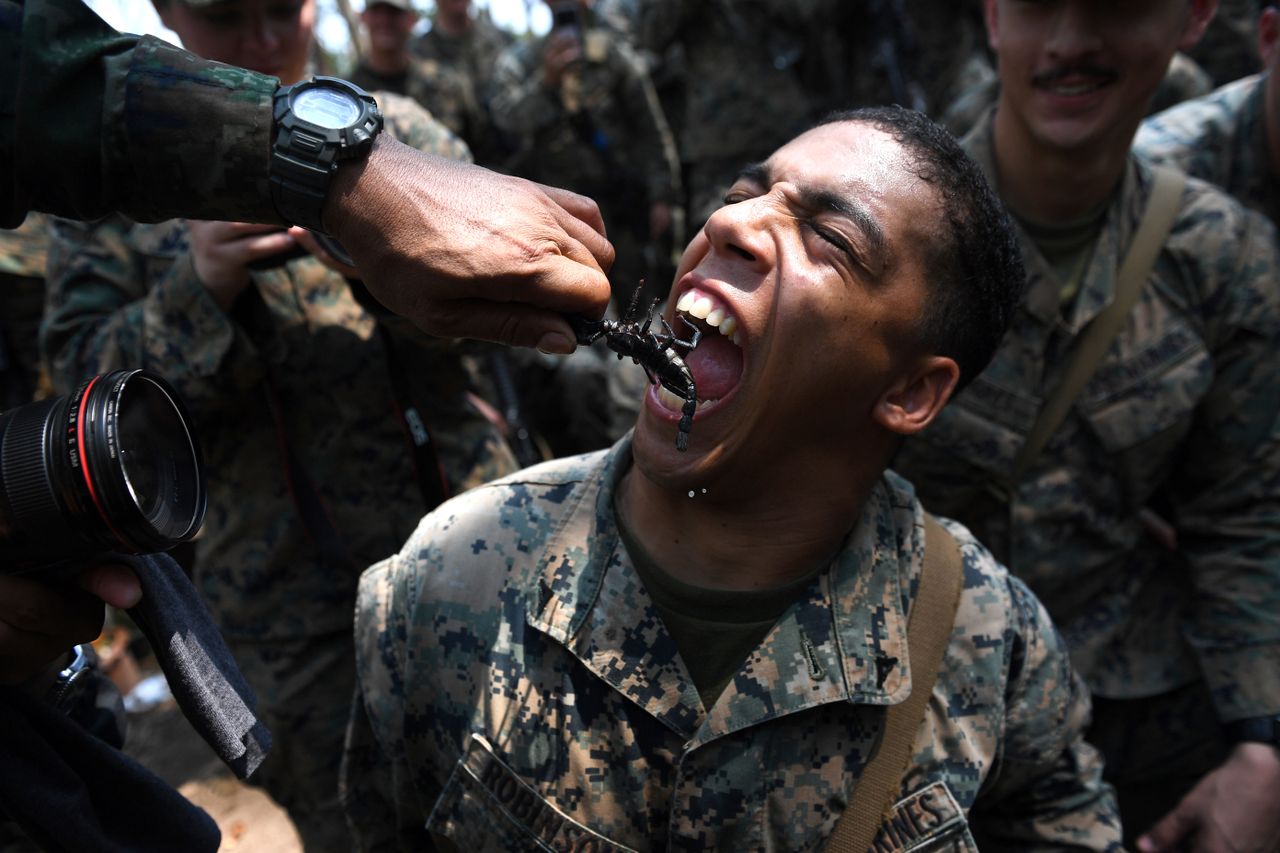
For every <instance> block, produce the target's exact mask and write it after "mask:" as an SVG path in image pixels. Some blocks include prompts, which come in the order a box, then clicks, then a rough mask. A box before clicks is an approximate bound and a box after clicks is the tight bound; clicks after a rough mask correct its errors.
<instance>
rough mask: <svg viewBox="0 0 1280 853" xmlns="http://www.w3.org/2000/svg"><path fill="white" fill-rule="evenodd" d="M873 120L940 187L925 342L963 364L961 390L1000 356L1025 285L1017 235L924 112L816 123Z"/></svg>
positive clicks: (928, 256) (876, 112) (846, 115)
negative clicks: (997, 354) (997, 355)
mask: <svg viewBox="0 0 1280 853" xmlns="http://www.w3.org/2000/svg"><path fill="white" fill-rule="evenodd" d="M837 122H861V123H864V124H869V125H871V126H873V127H875V128H876V129H877V130H880V131H882V132H884V133H886V134H888V135H889V136H891V137H892V138H893V139H894V140H895V141H896V142H897V143H898V144H899V145H901V146H902V147H903V148H905V149H906V150H907V153H908V154H909V155H910V156H911V158H912V160H913V161H914V167H915V174H916V176H917V177H919V178H920V179H921V180H922V181H924V182H926V183H928V184H929V185H930V186H932V187H933V188H934V189H935V190H936V191H937V196H938V200H939V203H940V204H941V206H942V213H943V216H942V218H941V220H940V222H939V228H938V230H937V233H936V234H934V235H933V236H934V237H935V239H933V240H931V241H929V243H928V244H927V245H926V246H925V248H924V252H925V257H924V258H923V261H924V268H925V269H926V270H927V271H928V274H929V278H930V287H931V289H932V292H933V296H934V298H933V299H930V300H929V303H928V306H927V307H926V308H925V314H924V316H923V317H922V318H921V330H920V331H921V341H922V343H923V344H924V345H925V346H927V347H928V348H930V349H931V350H932V351H933V352H934V353H936V354H937V355H945V356H947V357H949V358H953V359H955V361H956V364H958V365H959V367H960V383H959V385H958V387H957V389H956V390H957V391H958V390H959V389H960V388H963V387H964V386H965V385H967V384H969V382H970V381H971V380H972V379H973V378H974V377H975V376H977V375H978V374H979V373H981V372H982V369H983V368H984V367H986V366H987V362H989V361H991V357H992V356H993V355H995V352H996V347H998V346H999V344H1000V339H1001V338H1003V337H1004V333H1005V331H1006V330H1007V329H1008V328H1009V323H1010V322H1011V321H1012V319H1013V313H1014V311H1015V310H1016V308H1017V305H1018V301H1019V300H1020V299H1021V298H1022V292H1023V289H1024V288H1025V287H1026V280H1027V277H1026V272H1025V271H1024V269H1023V266H1022V253H1021V251H1020V250H1019V248H1018V238H1017V235H1016V232H1015V231H1014V228H1013V223H1012V222H1011V221H1010V219H1009V216H1008V214H1007V213H1006V212H1005V209H1004V205H1003V204H1002V203H1001V202H1000V199H999V197H998V196H997V195H996V194H995V192H994V191H993V190H992V189H991V186H990V185H989V184H988V183H987V179H986V176H985V175H983V173H982V170H981V169H980V168H979V167H978V165H977V164H976V163H974V162H973V160H972V159H970V158H969V155H967V154H965V153H964V150H963V149H961V147H960V145H959V143H957V142H956V140H955V138H954V137H953V136H952V135H951V134H950V133H948V132H947V131H946V130H945V129H943V127H942V126H941V125H938V124H936V123H935V122H933V121H932V120H930V119H929V118H928V117H926V116H925V115H924V114H923V113H920V112H916V111H915V110H908V109H903V108H902V107H867V108H863V109H855V110H842V111H840V112H835V113H832V114H830V115H828V116H826V117H825V118H823V119H822V120H821V121H819V122H818V125H816V126H821V125H824V124H833V123H837Z"/></svg>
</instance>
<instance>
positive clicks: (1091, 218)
mask: <svg viewBox="0 0 1280 853" xmlns="http://www.w3.org/2000/svg"><path fill="white" fill-rule="evenodd" d="M1108 204H1110V201H1109V200H1108V201H1107V202H1104V203H1103V204H1101V205H1099V206H1098V208H1097V209H1096V210H1093V211H1090V212H1089V213H1088V214H1086V215H1085V216H1083V217H1082V218H1080V219H1076V220H1073V221H1071V222H1061V223H1058V222H1055V223H1051V224H1046V223H1044V222H1036V221H1034V220H1031V219H1027V218H1026V217H1025V216H1022V215H1020V214H1018V213H1017V212H1016V211H1014V212H1013V217H1014V219H1016V220H1017V221H1018V224H1019V225H1021V226H1022V230H1023V231H1025V232H1027V236H1028V237H1030V238H1031V242H1033V243H1035V244H1036V248H1037V249H1039V250H1040V254H1042V255H1044V259H1045V260H1046V261H1048V262H1049V266H1050V267H1051V268H1052V269H1053V274H1054V275H1055V276H1057V278H1058V281H1059V282H1060V284H1061V290H1059V291H1058V297H1059V299H1060V300H1061V303H1060V304H1061V306H1062V313H1063V315H1067V314H1068V312H1069V311H1070V310H1071V306H1072V305H1074V304H1075V301H1076V295H1077V294H1078V293H1079V292H1080V284H1081V282H1082V281H1083V280H1084V273H1085V270H1086V269H1088V267H1089V260H1090V259H1091V258H1092V257H1093V247H1094V244H1095V243H1097V242H1098V235H1099V234H1101V233H1102V225H1103V221H1104V220H1105V219H1106V216H1107V205H1108Z"/></svg>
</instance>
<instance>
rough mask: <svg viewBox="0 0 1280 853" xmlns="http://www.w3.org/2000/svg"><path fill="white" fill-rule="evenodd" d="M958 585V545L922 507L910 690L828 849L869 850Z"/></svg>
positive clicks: (929, 685) (938, 657) (943, 645)
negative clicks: (921, 558) (920, 562)
mask: <svg viewBox="0 0 1280 853" xmlns="http://www.w3.org/2000/svg"><path fill="white" fill-rule="evenodd" d="M963 585H964V558H963V557H962V556H961V554H960V544H959V543H958V542H956V539H955V537H954V536H952V535H951V534H950V533H948V532H947V531H946V528H944V527H943V526H942V525H941V524H939V523H938V522H937V520H936V519H935V518H934V517H933V516H931V515H929V513H927V512H926V513H925V514H924V570H923V571H922V572H921V574H920V585H919V587H918V588H917V590H916V599H915V603H914V604H913V605H912V607H911V616H910V618H909V619H908V620H907V660H908V662H909V664H908V665H909V666H910V668H911V695H909V696H908V697H907V698H906V699H905V700H903V701H902V702H899V703H898V704H897V705H892V706H890V707H889V709H888V710H887V711H886V712H885V721H884V734H883V735H881V738H880V747H879V748H878V749H877V750H876V752H875V754H874V755H872V756H871V759H870V760H869V761H868V762H867V763H866V765H865V766H864V767H863V768H862V776H861V777H860V778H859V779H858V783H857V784H856V785H855V786H854V789H853V798H852V800H851V801H850V803H849V808H848V809H846V810H845V812H844V814H842V815H841V816H840V820H839V822H838V823H836V828H835V832H833V833H832V834H831V839H830V840H829V841H828V842H827V847H826V849H827V851H828V853H867V851H868V850H870V849H871V844H872V842H873V841H875V837H876V832H877V831H879V829H880V824H881V822H882V821H883V819H884V816H885V813H886V812H887V811H888V810H889V807H890V806H891V805H892V804H893V796H894V794H896V793H897V792H898V789H899V788H900V787H901V786H902V776H903V774H904V773H906V771H907V767H908V766H909V763H910V761H911V746H912V744H913V742H914V741H915V736H916V732H918V731H919V730H920V723H921V722H922V721H923V720H924V715H925V711H926V709H927V708H928V705H929V697H930V696H931V695H932V694H933V684H934V682H935V681H936V680H937V678H938V671H939V670H941V669H942V656H943V655H944V654H945V653H946V650H947V644H948V643H949V642H950V641H951V633H952V629H953V628H954V627H955V622H956V608H957V607H958V606H959V605H960V590H961V588H962V587H963Z"/></svg>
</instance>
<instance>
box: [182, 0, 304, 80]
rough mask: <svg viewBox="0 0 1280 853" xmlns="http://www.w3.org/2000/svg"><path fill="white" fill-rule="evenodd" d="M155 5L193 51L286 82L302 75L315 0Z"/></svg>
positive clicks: (248, 0)
mask: <svg viewBox="0 0 1280 853" xmlns="http://www.w3.org/2000/svg"><path fill="white" fill-rule="evenodd" d="M157 10H158V11H159V13H160V18H161V20H162V21H163V22H164V25H165V26H166V27H168V28H169V29H171V30H173V31H174V32H176V33H177V34H178V36H179V38H181V39H182V46H183V47H185V48H186V49H187V50H189V51H191V52H192V53H194V54H196V55H197V56H200V57H203V58H205V59H212V60H215V61H217V62H226V63H228V64H230V65H239V66H240V67H242V68H248V69H249V70H251V71H258V72H261V73H263V74H271V75H274V76H276V77H279V78H280V81H281V82H282V83H286V84H287V83H296V82H297V81H298V80H301V79H302V77H303V75H304V74H306V71H307V62H308V61H309V59H310V52H311V35H312V32H313V31H314V29H315V21H316V7H315V0H225V2H222V3H215V4H213V5H211V6H202V7H191V6H187V5H186V4H184V3H182V2H181V0H168V3H166V4H165V5H163V6H159V7H157Z"/></svg>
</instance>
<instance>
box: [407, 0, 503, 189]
mask: <svg viewBox="0 0 1280 853" xmlns="http://www.w3.org/2000/svg"><path fill="white" fill-rule="evenodd" d="M512 41H513V39H512V37H511V34H510V33H508V32H507V31H506V30H503V29H501V28H500V27H498V26H497V25H495V24H494V23H493V21H492V20H491V19H490V18H489V15H488V12H487V11H484V10H481V12H480V13H479V14H477V15H476V16H475V18H473V19H472V21H471V26H470V27H469V28H468V29H467V31H466V32H465V33H462V34H461V35H456V36H455V35H449V34H448V33H445V32H444V31H443V30H441V29H440V28H439V27H438V26H436V25H435V24H434V22H433V23H432V27H431V29H429V30H427V32H425V33H423V34H422V35H420V36H418V37H417V38H416V39H414V40H413V41H412V42H411V43H410V49H411V50H412V51H413V53H414V54H415V55H417V56H419V57H421V58H423V59H426V60H430V61H432V62H436V63H438V64H439V65H440V66H441V67H442V68H447V69H449V70H451V71H454V72H456V73H458V74H461V75H462V78H463V82H464V85H465V86H466V87H467V88H468V89H469V90H470V97H469V99H470V101H471V102H472V103H474V104H475V105H476V106H477V108H478V110H479V118H478V121H480V122H482V123H483V127H481V128H477V129H476V131H474V134H475V136H476V142H475V143H472V140H471V139H467V142H468V144H470V145H471V151H472V153H473V154H474V155H475V157H476V162H477V163H480V164H481V165H482V166H494V167H497V166H500V165H502V164H503V161H504V160H505V158H506V156H507V154H508V153H509V152H508V150H507V149H508V146H507V143H506V142H505V141H504V140H503V139H502V138H501V137H500V135H499V134H498V132H497V129H496V128H495V127H494V126H493V116H492V113H491V111H490V109H489V98H490V96H491V94H492V93H491V91H490V89H491V86H492V81H493V71H494V67H495V66H496V65H497V62H498V56H499V55H501V53H502V52H503V51H504V50H506V49H507V47H508V46H509V45H510V44H511V43H512Z"/></svg>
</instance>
